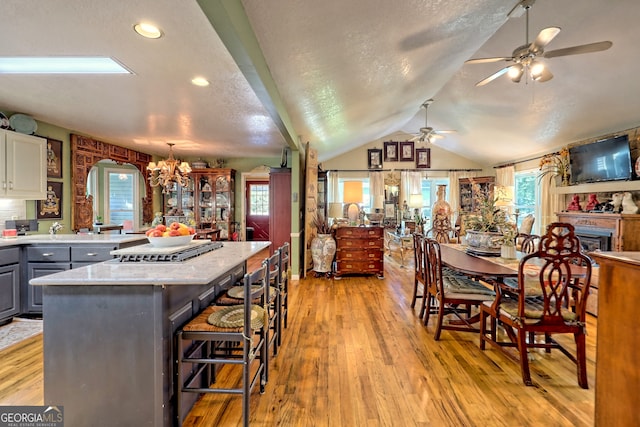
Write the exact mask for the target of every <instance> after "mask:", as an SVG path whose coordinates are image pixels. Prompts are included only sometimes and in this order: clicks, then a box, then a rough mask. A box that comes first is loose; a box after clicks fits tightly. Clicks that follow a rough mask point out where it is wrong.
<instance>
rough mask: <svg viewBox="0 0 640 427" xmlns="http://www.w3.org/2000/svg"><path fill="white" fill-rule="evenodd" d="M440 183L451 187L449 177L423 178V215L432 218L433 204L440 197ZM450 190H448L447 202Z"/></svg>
mask: <svg viewBox="0 0 640 427" xmlns="http://www.w3.org/2000/svg"><path fill="white" fill-rule="evenodd" d="M438 185H446V186H447V188H448V187H449V178H423V179H422V216H423V217H424V218H429V219H430V218H431V206H433V204H434V203H435V201H436V200H437V199H438V197H437V194H438ZM449 194H450V192H449V191H447V202H448V201H449Z"/></svg>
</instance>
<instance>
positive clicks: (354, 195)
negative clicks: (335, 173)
mask: <svg viewBox="0 0 640 427" xmlns="http://www.w3.org/2000/svg"><path fill="white" fill-rule="evenodd" d="M343 200H344V202H345V203H350V205H349V210H348V211H347V217H348V218H349V224H350V225H358V223H359V217H360V207H359V206H358V203H362V181H345V182H344V188H343Z"/></svg>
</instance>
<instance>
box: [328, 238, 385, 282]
mask: <svg viewBox="0 0 640 427" xmlns="http://www.w3.org/2000/svg"><path fill="white" fill-rule="evenodd" d="M344 274H376V275H377V276H378V277H380V278H382V277H384V229H383V228H382V227H340V228H338V229H336V272H335V276H336V277H340V276H342V275H344Z"/></svg>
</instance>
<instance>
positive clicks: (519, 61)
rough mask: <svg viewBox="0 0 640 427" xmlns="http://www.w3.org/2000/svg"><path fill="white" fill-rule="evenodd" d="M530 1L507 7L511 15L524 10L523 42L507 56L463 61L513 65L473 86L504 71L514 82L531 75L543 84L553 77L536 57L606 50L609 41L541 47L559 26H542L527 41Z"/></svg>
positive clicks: (494, 77)
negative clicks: (548, 48) (524, 40)
mask: <svg viewBox="0 0 640 427" xmlns="http://www.w3.org/2000/svg"><path fill="white" fill-rule="evenodd" d="M534 3H535V0H522V1H521V2H520V3H518V4H517V5H516V6H515V7H514V8H513V9H512V10H511V12H509V17H514V16H520V15H516V13H515V12H516V11H519V10H524V12H525V19H526V27H525V39H526V43H525V44H523V45H522V46H519V47H517V48H516V49H515V50H514V51H513V53H512V54H511V56H510V57H508V56H506V57H505V56H499V57H493V58H474V59H469V60H467V61H466V62H465V63H466V64H484V63H488V62H500V61H510V62H514V65H509V66H507V67H504V68H502V69H500V70H498V71H496V72H495V73H493V74H491V75H490V76H489V77H486V78H484V79H483V80H480V81H479V82H478V83H476V86H484V85H486V84H487V83H490V82H492V81H493V80H495V79H497V78H498V77H500V76H501V75H503V74H505V73H506V74H507V75H508V77H509V78H510V79H511V81H513V82H514V83H519V82H520V80H521V79H522V76H523V75H524V76H525V82H526V81H527V80H526V79H528V78H531V80H532V81H537V82H540V83H543V82H546V81H549V80H551V79H552V78H553V74H552V73H551V71H549V69H548V68H547V67H546V65H545V64H544V63H543V62H542V61H541V60H540V58H546V59H549V58H555V57H558V56H568V55H579V54H583V53H593V52H601V51H603V50H607V49H609V48H610V47H611V46H612V45H613V43H611V42H610V41H601V42H596V43H589V44H584V45H579V46H572V47H566V48H562V49H556V50H552V51H549V52H545V50H544V48H545V47H546V46H547V45H548V44H549V43H551V41H552V40H553V39H554V38H555V37H556V36H557V35H558V34H559V33H560V27H547V28H544V29H542V30H541V31H540V32H539V33H538V35H537V36H536V38H535V40H534V41H533V42H532V43H531V44H529V9H530V8H531V6H533V4H534Z"/></svg>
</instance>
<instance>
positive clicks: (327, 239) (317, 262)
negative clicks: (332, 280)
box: [311, 234, 336, 273]
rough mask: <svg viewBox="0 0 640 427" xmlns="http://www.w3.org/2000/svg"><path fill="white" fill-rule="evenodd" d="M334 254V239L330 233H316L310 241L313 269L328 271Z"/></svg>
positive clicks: (318, 271) (321, 271) (322, 271)
mask: <svg viewBox="0 0 640 427" xmlns="http://www.w3.org/2000/svg"><path fill="white" fill-rule="evenodd" d="M335 254H336V241H335V240H333V237H332V236H331V234H318V235H317V236H316V237H314V238H313V240H312V241H311V258H312V260H313V271H315V272H316V273H330V272H331V264H333V257H334V255H335Z"/></svg>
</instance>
